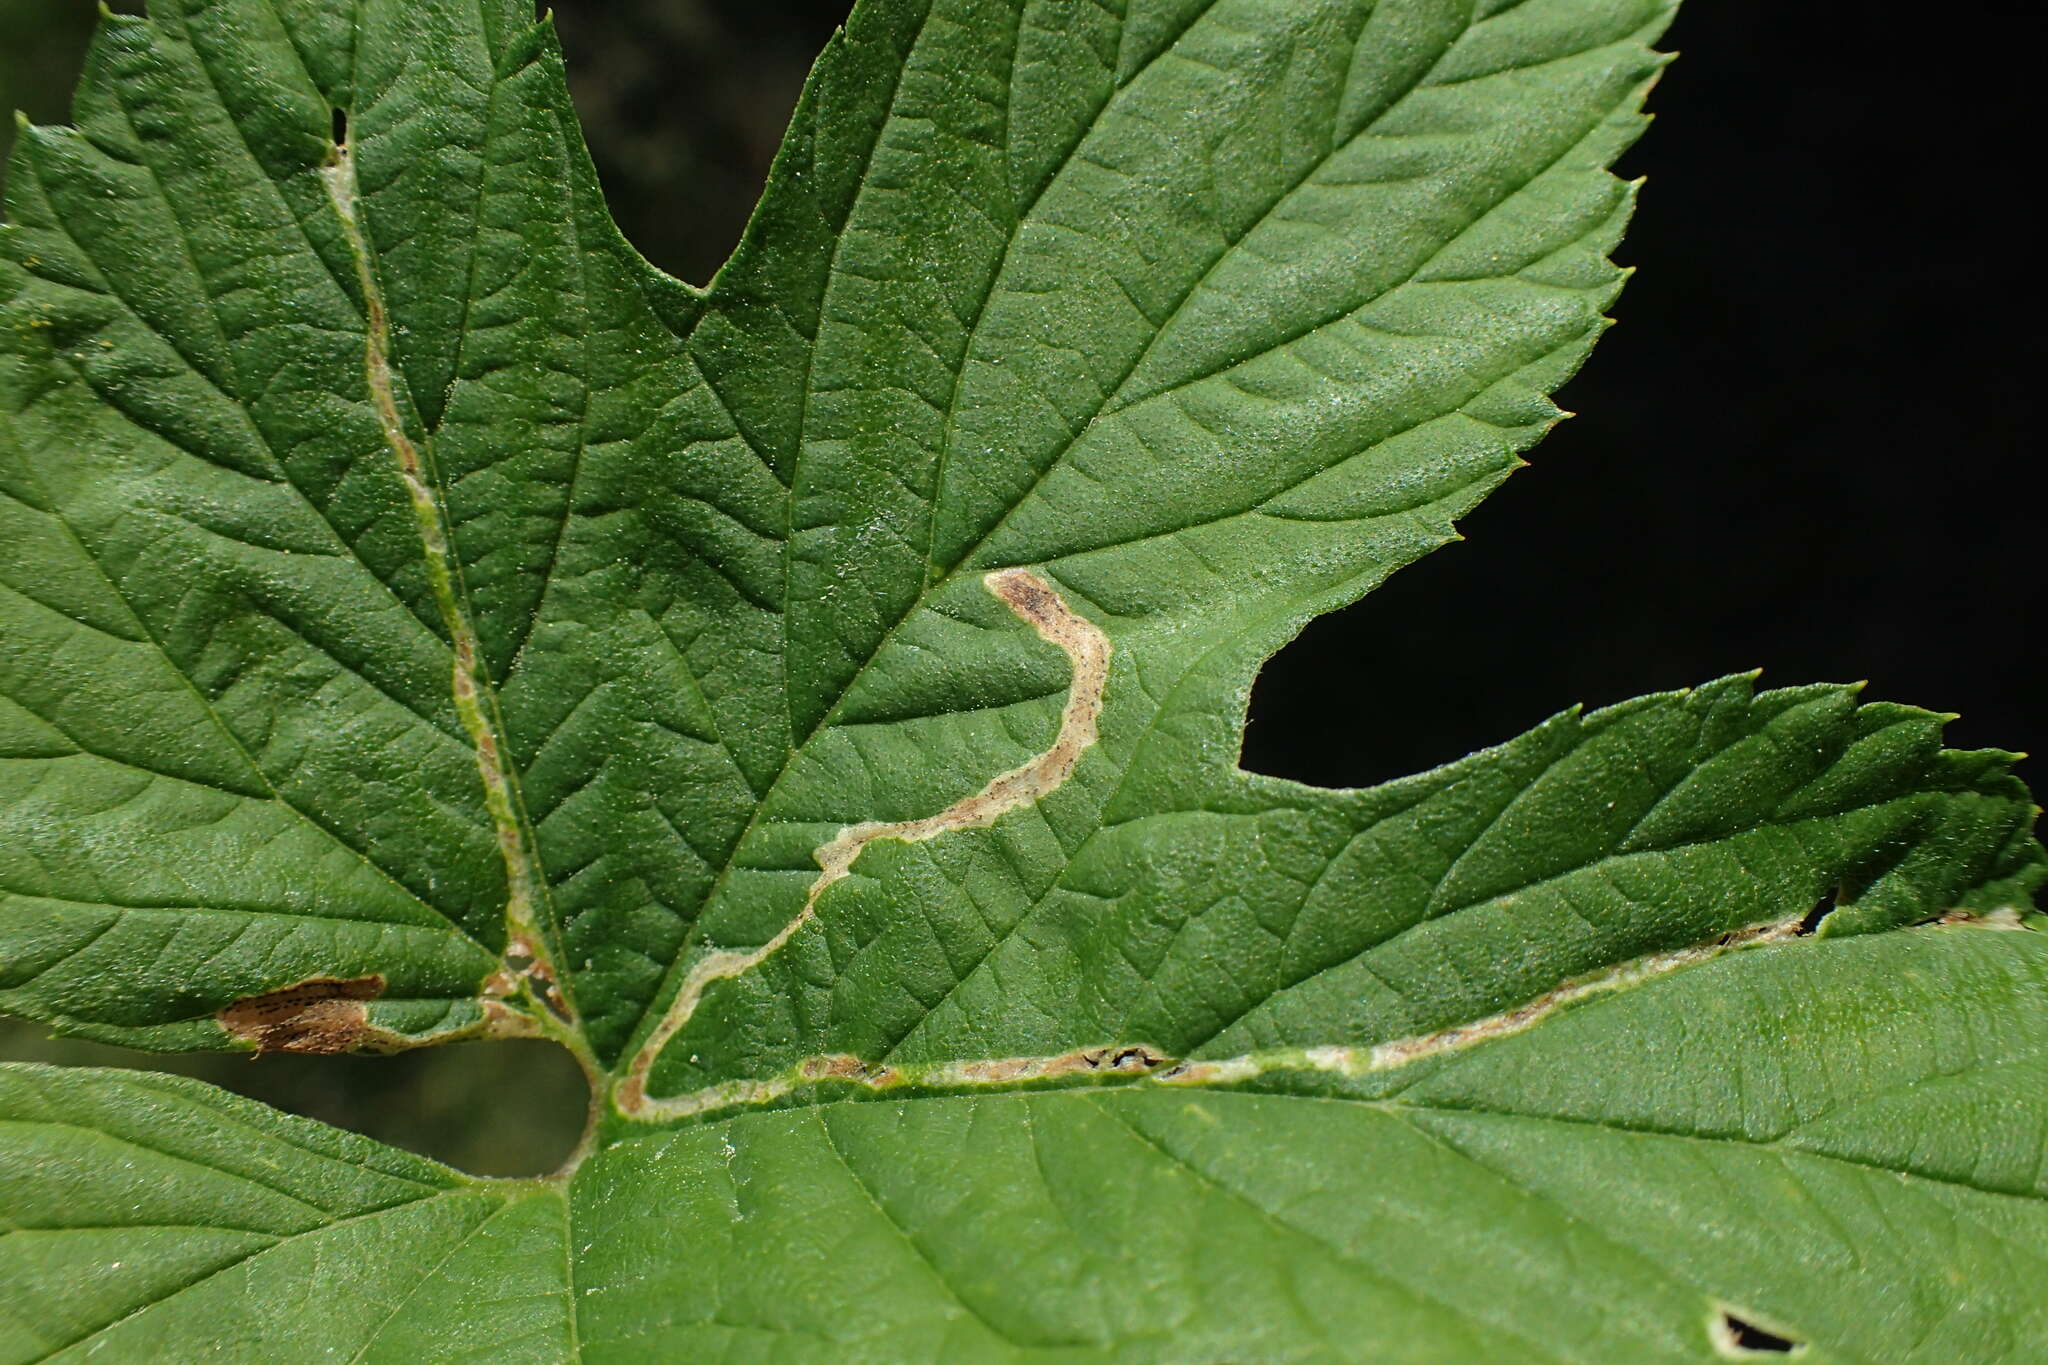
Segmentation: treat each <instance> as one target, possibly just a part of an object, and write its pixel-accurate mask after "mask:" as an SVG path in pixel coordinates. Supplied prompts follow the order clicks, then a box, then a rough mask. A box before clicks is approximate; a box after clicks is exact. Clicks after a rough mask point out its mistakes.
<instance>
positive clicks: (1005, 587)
mask: <svg viewBox="0 0 2048 1365" xmlns="http://www.w3.org/2000/svg"><path fill="white" fill-rule="evenodd" d="M982 585H983V586H984V587H986V588H987V589H988V590H989V591H990V592H991V593H993V594H994V595H995V596H996V597H997V598H998V599H999V600H1000V601H1001V602H1002V603H1003V604H1004V605H1005V606H1007V607H1009V609H1010V610H1011V611H1013V612H1015V613H1016V614H1017V616H1018V617H1020V618H1021V619H1022V620H1023V621H1024V622H1025V623H1026V624H1028V625H1029V626H1030V627H1031V628H1032V629H1033V630H1035V631H1037V632H1038V635H1039V638H1040V639H1042V640H1044V641H1045V642H1046V643H1047V644H1050V645H1054V646H1056V647H1057V648H1059V649H1060V650H1062V651H1064V652H1065V654H1066V656H1067V658H1068V660H1069V661H1070V662H1071V663H1072V665H1073V670H1074V679H1073V683H1072V684H1071V686H1070V687H1069V688H1068V691H1067V704H1066V708H1065V710H1064V711H1063V712H1062V713H1061V716H1060V729H1059V734H1058V735H1057V736H1055V737H1054V739H1053V742H1052V746H1051V747H1050V748H1048V749H1047V750H1046V751H1045V752H1044V753H1042V754H1039V755H1038V756H1037V757H1036V758H1034V759H1032V760H1031V761H1030V762H1028V763H1025V764H1023V765H1021V766H1019V767H1015V768H1012V769H1010V770H1009V771H1008V772H1005V773H1001V774H999V775H997V776H996V777H993V778H990V779H989V782H988V785H986V786H984V787H983V788H982V789H981V790H980V791H978V792H976V793H975V794H974V795H972V796H966V797H962V798H961V799H960V800H958V801H955V802H954V803H953V804H952V805H950V806H948V807H946V808H945V809H944V810H942V811H940V812H939V813H938V814H937V815H927V816H925V817H924V818H923V819H919V820H899V821H890V822H884V821H864V822H862V823H860V824H857V825H848V826H846V827H845V828H844V829H842V830H840V831H839V833H837V834H836V835H834V836H833V837H832V838H830V839H828V840H827V841H825V842H824V843H822V844H820V845H819V846H818V847H817V849H816V850H815V851H814V852H813V853H812V855H811V856H812V858H813V859H814V860H815V861H816V862H817V864H818V868H819V872H818V875H817V877H816V878H815V879H814V880H813V881H812V882H811V885H810V889H809V890H808V891H807V892H806V893H805V895H804V903H803V907H802V908H801V909H800V910H798V912H797V914H796V917H795V918H794V919H792V920H790V922H789V923H788V924H785V925H784V926H783V927H782V929H781V931H780V932H779V933H777V934H776V935H775V936H774V937H773V938H771V939H769V940H768V941H767V942H766V943H764V944H762V945H761V946H760V947H758V948H754V949H752V950H750V951H746V952H735V951H718V952H712V953H707V954H706V955H705V956H704V957H703V958H702V959H701V960H700V961H698V962H697V963H696V965H695V966H693V967H691V969H690V972H689V975H688V976H686V977H684V978H683V984H682V987H681V989H679V990H678V991H677V992H676V997H675V999H674V1000H673V1001H671V1002H670V1004H669V1007H668V1010H667V1011H666V1012H665V1013H664V1014H663V1015H662V1019H661V1022H660V1023H659V1024H658V1025H656V1027H655V1029H654V1032H653V1033H651V1034H649V1035H648V1038H647V1041H646V1042H645V1043H643V1044H642V1045H641V1048H640V1050H639V1052H637V1053H636V1054H634V1057H633V1060H632V1063H631V1064H630V1065H629V1066H628V1067H627V1068H626V1073H625V1075H624V1077H623V1078H622V1079H621V1081H620V1083H619V1085H618V1088H617V1090H616V1092H615V1094H614V1103H615V1104H616V1105H617V1107H618V1110H619V1112H620V1113H621V1114H624V1115H625V1116H626V1117H628V1118H635V1119H647V1120H655V1121H659V1120H665V1119H673V1118H678V1117H683V1116H685V1115H688V1114H693V1113H699V1112H702V1110H703V1109H704V1108H706V1107H717V1106H716V1105H715V1104H706V1103H705V1102H704V1100H703V1098H702V1097H703V1096H705V1095H708V1094H710V1093H711V1092H709V1091H703V1092H698V1093H697V1094H694V1095H682V1096H676V1097H673V1098H668V1099H654V1098H651V1097H650V1096H649V1095H648V1094H647V1077H648V1073H649V1072H650V1071H652V1070H653V1067H654V1061H655V1059H656V1058H657V1057H659V1056H660V1055H661V1051H662V1049H663V1048H664V1047H666V1046H667V1045H668V1043H669V1040H670V1039H672V1038H674V1037H675V1036H676V1034H677V1033H678V1032H680V1031H681V1029H682V1028H683V1026H684V1025H685V1024H687V1023H688V1022H689V1021H690V1018H691V1016H692V1015H694V1014H695V1013H696V1012H697V1006H698V1005H699V1004H700V1003H701V1002H702V1000H703V998H704V992H705V990H706V989H707V988H708V987H709V986H710V985H711V983H712V982H714V981H724V980H729V979H731V978H733V977H736V976H740V975H742V974H743V973H745V972H747V971H750V970H752V969H753V968H754V967H756V966H759V965H760V964H761V963H762V962H763V961H765V960H766V959H767V958H768V957H770V956H771V955H773V954H774V953H775V952H776V951H777V950H778V949H780V948H781V947H782V945H784V944H785V943H788V942H789V941H790V939H791V938H793V937H795V936H796V933H797V931H798V930H800V929H802V928H803V927H804V925H806V924H808V923H810V921H811V920H812V919H813V918H814V917H815V916H816V914H817V909H818V898H819V897H820V896H822V895H823V894H824V893H825V891H826V889H827V888H828V887H830V886H831V885H832V884H833V883H835V882H837V881H840V880H841V879H843V878H844V877H845V876H846V875H847V873H849V872H850V871H852V869H853V864H854V861H855V860H856V859H857V858H859V857H860V855H861V853H862V851H863V850H865V849H866V848H867V846H868V845H869V844H872V843H875V842H877V841H878V840H883V839H894V840H897V841H899V842H901V843H906V844H914V843H920V842H922V841H924V840H926V839H936V838H938V837H939V836H940V835H941V834H945V833H948V832H949V831H952V830H957V829H976V828H980V827H982V826H985V825H990V824H993V823H995V821H996V820H997V819H998V818H999V817H1001V816H1003V815H1004V814H1006V813H1008V812H1010V811H1013V810H1016V809H1018V808H1019V807H1022V806H1029V805H1032V804H1033V803H1035V802H1037V801H1039V800H1042V799H1043V798H1044V797H1046V796H1047V795H1049V794H1050V793H1052V792H1054V791H1056V790H1058V789H1059V787H1060V786H1061V785H1063V784H1064V783H1065V782H1066V780H1067V779H1068V778H1069V777H1071V776H1073V772H1074V768H1075V766H1076V765H1077V764H1078V763H1079V762H1080V761H1081V755H1082V754H1084V753H1086V752H1087V751H1088V749H1089V748H1090V747H1091V746H1092V745H1094V743H1095V740H1096V723H1097V720H1098V718H1099V717H1100V716H1101V713H1102V694H1103V689H1104V688H1105V686H1106V685H1107V684H1108V682H1109V660H1110V653H1111V645H1110V641H1109V637H1108V636H1107V635H1105V634H1104V633H1103V632H1102V629H1101V627H1099V626H1097V625H1096V624H1095V623H1094V622H1092V621H1090V620H1088V619H1087V618H1086V617H1083V616H1081V615H1079V614H1078V613H1077V612H1075V611H1074V609H1073V608H1071V607H1069V606H1068V605H1067V603H1066V600H1065V599H1064V598H1062V597H1061V596H1060V595H1059V593H1058V592H1057V591H1056V590H1055V589H1054V588H1053V586H1052V585H1051V584H1050V583H1047V582H1046V581H1045V580H1044V579H1043V578H1041V577H1039V576H1038V575H1037V574H1035V573H1032V572H1030V571H1029V570H1027V569H999V570H997V571H996V572H994V573H990V574H987V575H985V576H983V578H982ZM814 1079H815V1078H814ZM776 1084H778V1082H775V1081H766V1082H761V1081H741V1082H735V1083H734V1085H736V1086H738V1087H740V1088H742V1089H744V1088H746V1087H750V1086H753V1087H758V1086H769V1087H772V1086H774V1085H776ZM729 1088H730V1087H724V1086H721V1087H713V1090H716V1091H724V1090H726V1089H729ZM778 1093H781V1092H778ZM772 1097H773V1096H768V1098H772ZM727 1102H732V1101H727ZM739 1102H745V1101H739Z"/></svg>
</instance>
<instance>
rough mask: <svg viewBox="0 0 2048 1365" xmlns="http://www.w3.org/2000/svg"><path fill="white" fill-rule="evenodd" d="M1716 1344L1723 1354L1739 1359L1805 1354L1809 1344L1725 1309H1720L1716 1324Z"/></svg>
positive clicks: (1714, 1334)
mask: <svg viewBox="0 0 2048 1365" xmlns="http://www.w3.org/2000/svg"><path fill="white" fill-rule="evenodd" d="M1713 1327H1714V1331H1713V1336H1714V1344H1715V1345H1716V1346H1717V1347H1719V1348H1720V1350H1721V1354H1723V1355H1726V1356H1733V1357H1735V1358H1736V1359H1738V1360H1741V1359H1749V1358H1752V1357H1755V1356H1769V1355H1781V1356H1790V1355H1804V1354H1805V1353H1806V1343H1805V1342H1802V1341H1795V1340H1793V1339H1792V1338H1791V1337H1788V1336H1785V1335H1784V1334H1783V1333H1780V1332H1774V1331H1772V1330H1771V1329H1770V1328H1768V1327H1762V1326H1759V1325H1758V1324H1756V1323H1754V1322H1751V1321H1750V1320H1749V1319H1747V1318H1742V1317H1737V1316H1736V1315H1735V1314H1734V1313H1731V1312H1729V1311H1728V1310H1727V1309H1726V1308H1723V1309H1722V1310H1720V1312H1719V1314H1718V1315H1717V1316H1716V1318H1715V1321H1714V1324H1713Z"/></svg>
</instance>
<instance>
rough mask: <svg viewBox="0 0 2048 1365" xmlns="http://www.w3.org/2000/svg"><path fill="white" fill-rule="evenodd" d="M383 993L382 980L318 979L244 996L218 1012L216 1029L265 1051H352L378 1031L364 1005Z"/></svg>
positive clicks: (360, 977)
mask: <svg viewBox="0 0 2048 1365" xmlns="http://www.w3.org/2000/svg"><path fill="white" fill-rule="evenodd" d="M382 994H384V978H383V977H381V976H357V977H351V978H348V979H347V980H343V979H340V978H337V977H327V976H318V977H314V978H312V979H311V980H308V981H301V982H299V983H298V984H297V985H296V986H286V987H284V988H283V989H281V990H274V991H265V992H264V993H263V994H261V995H245V996H243V997H242V998H241V999H240V1000H237V1001H235V1003H234V1004H232V1005H229V1006H228V1007H227V1008H226V1009H224V1010H222V1011H221V1012H220V1014H219V1016H218V1018H219V1019H220V1024H221V1027H222V1028H224V1029H226V1030H227V1031H228V1034H229V1036H231V1037H233V1038H234V1039H235V1040H236V1041H238V1042H243V1043H250V1044H253V1045H254V1046H255V1048H256V1051H257V1052H258V1053H264V1052H317V1053H335V1052H353V1051H355V1050H356V1049H357V1048H359V1047H362V1046H364V1045H365V1044H366V1043H368V1042H370V1041H371V1040H372V1038H373V1036H375V1035H377V1034H378V1032H379V1031H377V1030H373V1029H372V1028H371V1027H370V1007H369V1005H368V1003H367V1002H368V1001H371V1000H375V999H376V998H377V997H378V996H380V995H382Z"/></svg>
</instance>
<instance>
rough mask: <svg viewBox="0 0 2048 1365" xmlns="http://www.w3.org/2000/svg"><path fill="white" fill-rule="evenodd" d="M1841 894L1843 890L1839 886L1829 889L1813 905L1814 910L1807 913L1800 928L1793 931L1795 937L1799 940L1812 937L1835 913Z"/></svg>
mask: <svg viewBox="0 0 2048 1365" xmlns="http://www.w3.org/2000/svg"><path fill="white" fill-rule="evenodd" d="M1841 894H1842V889H1841V888H1840V887H1838V886H1836V887H1830V888H1828V890H1827V892H1826V893H1825V894H1823V895H1822V896H1821V898H1820V899H1819V900H1817V901H1815V902H1814V903H1813V909H1811V910H1809V911H1807V912H1806V916H1805V918H1803V919H1801V920H1800V921H1799V927H1798V928H1797V929H1796V930H1794V931H1793V933H1794V936H1795V937H1798V938H1810V937H1812V936H1813V934H1814V933H1815V931H1817V930H1818V929H1819V928H1820V922H1821V921H1822V920H1824V919H1826V918H1827V917H1828V916H1829V915H1832V914H1834V913H1835V905H1836V902H1837V898H1838V897H1840V896H1841Z"/></svg>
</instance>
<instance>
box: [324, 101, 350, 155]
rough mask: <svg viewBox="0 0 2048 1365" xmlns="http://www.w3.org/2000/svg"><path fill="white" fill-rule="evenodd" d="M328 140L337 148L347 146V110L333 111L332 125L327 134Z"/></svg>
mask: <svg viewBox="0 0 2048 1365" xmlns="http://www.w3.org/2000/svg"><path fill="white" fill-rule="evenodd" d="M328 140H329V141H331V142H332V143H333V144H334V145H335V146H337V147H346V146H348V110H346V109H337V110H335V111H334V125H333V128H332V130H331V131H330V132H329V133H328Z"/></svg>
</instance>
